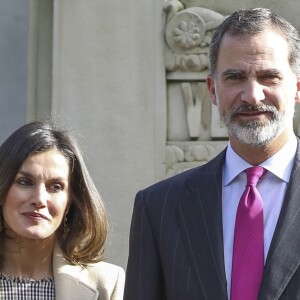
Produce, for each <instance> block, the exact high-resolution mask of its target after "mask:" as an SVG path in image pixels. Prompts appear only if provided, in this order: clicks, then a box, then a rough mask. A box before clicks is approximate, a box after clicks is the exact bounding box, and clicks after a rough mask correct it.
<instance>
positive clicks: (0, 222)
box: [0, 208, 4, 232]
mask: <svg viewBox="0 0 300 300" xmlns="http://www.w3.org/2000/svg"><path fill="white" fill-rule="evenodd" d="M3 228H4V226H3V215H2V208H1V209H0V232H1V231H2V230H3Z"/></svg>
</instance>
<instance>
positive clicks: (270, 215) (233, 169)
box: [222, 137, 297, 296]
mask: <svg viewBox="0 0 300 300" xmlns="http://www.w3.org/2000/svg"><path fill="white" fill-rule="evenodd" d="M296 149H297V140H296V137H294V138H292V139H291V140H290V141H289V142H288V143H287V144H286V145H285V146H284V147H283V148H282V149H281V150H280V151H279V152H277V153H276V154H274V155H273V156H272V157H270V158H269V159H267V160H266V161H264V162H263V163H262V164H260V166H262V167H264V168H265V169H266V170H268V172H267V173H266V174H265V175H264V176H263V177H262V178H261V179H260V181H259V182H258V185H257V188H258V190H259V192H260V194H261V196H262V199H263V210H264V257H265V260H266V257H267V254H268V251H269V247H270V243H271V240H272V237H273V233H274V230H275V227H276V223H277V220H278V217H279V213H280V210H281V206H282V203H283V200H284V196H285V192H286V188H287V184H288V182H289V179H290V175H291V171H292V167H293V162H294V158H295V153H296ZM249 167H252V166H251V165H250V164H249V163H248V162H246V161H245V160H243V159H242V158H241V157H240V156H239V155H237V154H236V153H235V152H234V150H233V149H232V147H231V145H230V143H229V144H228V147H227V152H226V159H225V165H224V169H223V191H222V217H223V239H224V259H225V272H226V278H227V290H228V295H229V296H230V286H231V269H232V253H233V237H234V225H235V216H236V211H237V207H238V203H239V200H240V198H241V195H242V193H243V192H244V190H245V187H246V181H247V179H246V174H245V172H243V171H244V170H245V169H247V168H249Z"/></svg>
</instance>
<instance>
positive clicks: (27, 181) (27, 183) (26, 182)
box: [17, 177, 32, 186]
mask: <svg viewBox="0 0 300 300" xmlns="http://www.w3.org/2000/svg"><path fill="white" fill-rule="evenodd" d="M17 183H18V184H20V185H24V186H31V185H32V181H31V180H30V179H29V178H23V177H22V178H18V179H17Z"/></svg>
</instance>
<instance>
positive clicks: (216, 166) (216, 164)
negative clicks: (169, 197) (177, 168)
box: [143, 150, 225, 192]
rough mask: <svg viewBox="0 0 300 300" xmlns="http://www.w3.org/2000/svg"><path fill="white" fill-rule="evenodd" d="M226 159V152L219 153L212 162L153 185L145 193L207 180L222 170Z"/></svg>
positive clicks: (177, 187)
mask: <svg viewBox="0 0 300 300" xmlns="http://www.w3.org/2000/svg"><path fill="white" fill-rule="evenodd" d="M224 159H225V150H224V151H222V152H221V153H219V154H218V155H217V156H216V157H214V158H213V159H212V160H210V161H208V162H206V163H204V164H202V165H200V166H197V167H194V168H191V169H189V170H186V171H183V172H181V173H179V174H176V175H173V176H171V177H169V178H166V179H163V180H161V181H159V182H157V183H154V184H153V185H150V186H149V187H147V188H145V189H144V190H143V191H144V192H149V191H153V190H156V189H159V190H161V189H170V187H173V188H175V189H179V188H181V186H182V185H186V184H188V183H189V182H193V181H194V180H195V179H197V180H201V179H205V178H206V177H207V176H208V175H209V174H213V173H216V172H218V171H220V170H221V168H222V166H223V164H224Z"/></svg>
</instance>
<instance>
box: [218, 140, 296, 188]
mask: <svg viewBox="0 0 300 300" xmlns="http://www.w3.org/2000/svg"><path fill="white" fill-rule="evenodd" d="M296 151H297V139H296V137H295V136H294V137H293V138H291V139H290V140H289V141H288V142H287V143H286V144H285V145H284V146H283V147H282V148H281V149H280V150H279V151H278V152H277V153H275V154H274V155H273V156H271V157H270V158H268V159H267V160H266V161H264V162H263V163H261V164H260V166H262V167H264V168H265V169H266V170H268V171H270V172H271V173H272V174H274V175H275V176H277V177H279V178H280V179H282V180H283V181H285V182H289V179H290V175H291V172H292V168H293V162H294V158H295V154H296ZM233 162H234V163H233ZM250 167H252V165H251V164H249V163H248V162H246V161H245V160H244V159H243V158H241V157H240V156H239V155H238V154H237V153H236V152H235V151H234V150H233V149H232V147H231V145H230V142H229V143H228V147H227V150H226V158H225V166H224V186H226V185H228V184H229V183H230V182H231V181H232V180H233V179H235V178H236V176H238V175H239V174H240V173H241V172H243V171H244V170H245V169H247V168H250Z"/></svg>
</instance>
